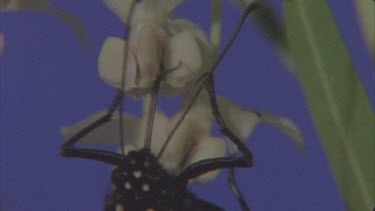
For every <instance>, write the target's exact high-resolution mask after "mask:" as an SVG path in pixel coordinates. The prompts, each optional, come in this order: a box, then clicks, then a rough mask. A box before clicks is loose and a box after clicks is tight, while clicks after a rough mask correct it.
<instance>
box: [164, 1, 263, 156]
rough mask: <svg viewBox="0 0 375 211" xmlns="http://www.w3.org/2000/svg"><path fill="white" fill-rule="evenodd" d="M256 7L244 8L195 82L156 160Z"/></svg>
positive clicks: (254, 3) (251, 5) (256, 4)
mask: <svg viewBox="0 0 375 211" xmlns="http://www.w3.org/2000/svg"><path fill="white" fill-rule="evenodd" d="M258 7H259V4H258V2H252V3H250V4H249V5H248V6H247V7H246V8H245V10H244V12H243V13H242V15H241V18H240V21H239V23H238V24H237V26H236V28H235V30H234V32H233V33H232V36H231V37H230V39H229V41H228V42H227V44H226V45H225V47H224V49H223V50H222V51H221V53H220V54H219V56H218V57H217V59H216V60H215V62H214V63H213V64H212V66H211V67H210V69H209V71H208V72H206V73H204V74H203V75H202V76H201V77H200V78H199V79H198V81H197V82H196V85H197V87H198V88H197V89H196V91H195V92H194V94H193V95H192V98H191V100H190V103H189V104H188V105H187V106H186V109H185V111H184V112H183V113H182V116H181V117H180V119H179V120H178V122H177V123H176V125H175V126H174V127H173V129H172V131H171V133H170V134H169V135H168V137H167V139H166V140H165V141H164V144H163V147H162V148H161V150H160V151H159V153H158V155H157V158H158V159H160V158H161V156H162V155H163V153H164V151H165V149H166V147H167V145H168V144H169V142H170V141H171V139H172V137H173V135H174V134H175V132H176V130H177V128H178V127H179V126H180V125H181V123H182V121H183V120H184V119H185V117H186V115H187V114H188V113H189V111H190V109H191V107H192V106H193V104H194V102H195V101H196V100H197V98H198V96H199V94H200V93H201V91H202V89H203V84H205V83H206V82H207V81H208V79H209V77H208V76H209V75H210V74H211V73H213V72H214V71H215V69H216V67H217V66H218V64H219V63H220V61H221V59H222V58H223V57H224V56H225V54H226V53H227V52H228V50H229V49H230V47H231V46H232V44H233V42H234V41H235V40H236V38H237V36H238V34H239V32H240V30H241V28H242V26H243V24H244V23H245V21H246V18H247V16H249V14H250V13H251V12H253V11H254V10H256V9H257V8H258Z"/></svg>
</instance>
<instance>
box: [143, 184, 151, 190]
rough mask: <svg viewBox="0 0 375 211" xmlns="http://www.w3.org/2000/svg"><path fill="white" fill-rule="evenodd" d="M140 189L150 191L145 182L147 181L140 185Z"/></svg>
mask: <svg viewBox="0 0 375 211" xmlns="http://www.w3.org/2000/svg"><path fill="white" fill-rule="evenodd" d="M142 190H143V191H145V192H147V191H150V185H149V184H147V183H144V184H143V185H142Z"/></svg>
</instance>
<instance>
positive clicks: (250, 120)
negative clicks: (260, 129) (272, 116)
mask: <svg viewBox="0 0 375 211" xmlns="http://www.w3.org/2000/svg"><path fill="white" fill-rule="evenodd" d="M217 100H218V104H219V109H220V112H221V114H222V116H223V119H224V121H225V123H226V125H227V126H228V128H229V129H231V130H232V131H233V132H234V133H235V134H236V135H237V136H239V138H240V139H242V140H243V141H245V140H246V139H247V138H248V137H249V135H250V134H251V132H252V131H253V129H254V128H255V126H256V125H257V124H258V123H259V117H258V115H257V114H256V113H255V112H253V111H250V110H245V109H242V108H240V107H239V106H237V105H235V104H233V103H232V102H230V101H229V100H227V99H225V98H224V97H221V96H217Z"/></svg>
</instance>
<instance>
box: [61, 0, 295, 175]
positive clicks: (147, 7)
mask: <svg viewBox="0 0 375 211" xmlns="http://www.w3.org/2000/svg"><path fill="white" fill-rule="evenodd" d="M103 1H104V3H105V4H106V5H107V6H108V8H110V9H111V10H112V11H113V12H114V13H115V14H116V15H117V16H118V17H120V18H121V20H122V21H123V22H124V23H125V24H127V25H128V26H129V27H130V29H131V31H130V34H129V37H128V39H127V40H123V39H120V38H115V37H110V38H108V39H107V40H106V41H105V43H104V45H103V47H102V50H101V53H100V56H99V62H98V66H99V73H100V76H101V77H102V79H103V80H104V81H105V82H106V83H108V84H109V85H110V86H114V87H117V88H122V89H123V90H124V91H125V94H126V95H128V96H131V97H134V98H139V97H142V96H144V95H147V94H149V93H150V91H151V88H152V87H153V85H154V81H155V79H156V77H157V76H158V75H159V74H161V73H163V72H164V71H168V70H173V71H171V72H168V73H167V74H166V76H165V78H163V83H162V85H161V90H162V92H163V93H164V94H166V95H169V96H171V95H183V96H184V97H185V103H184V105H183V106H182V108H181V111H180V112H177V113H176V114H174V116H172V117H167V116H166V115H165V114H164V113H163V112H162V111H161V110H159V109H157V110H156V113H155V122H154V124H153V125H154V132H153V134H152V137H151V140H152V142H151V152H152V153H153V154H154V155H158V153H159V152H160V151H161V149H162V147H163V146H164V144H165V141H166V139H167V138H168V136H169V135H170V134H171V132H172V131H173V130H174V127H175V125H176V123H177V122H178V121H179V119H180V118H181V116H182V115H183V113H184V111H185V110H186V107H188V105H187V104H188V101H189V100H188V99H189V93H191V91H192V89H193V88H194V87H193V86H194V84H195V82H196V81H197V79H199V78H200V77H201V76H202V74H203V73H205V72H207V71H208V69H209V65H210V63H211V62H212V58H213V57H214V56H213V50H212V49H213V47H212V45H211V44H210V43H209V42H208V40H207V38H206V36H205V34H204V33H203V31H202V30H201V29H200V28H199V27H198V26H197V25H195V24H193V23H192V22H190V21H188V20H185V19H172V18H171V17H170V14H171V12H172V11H173V9H174V8H175V7H176V6H178V5H179V4H180V3H181V1H179V0H160V1H154V0H143V1H142V2H140V3H135V1H122V0H103ZM133 5H135V6H134V8H133V10H132V9H131V8H132V6H133ZM129 16H131V18H129ZM125 57H127V58H126V59H125ZM123 71H125V72H124V79H125V83H124V87H121V85H122V83H121V81H122V80H123V79H122V77H123ZM217 99H218V105H219V108H220V111H221V113H222V115H223V119H224V121H225V122H226V124H227V126H228V127H229V128H230V129H231V130H232V131H233V132H234V133H236V135H237V136H238V137H239V138H241V139H242V140H246V139H247V138H248V137H249V135H250V134H251V132H252V130H253V129H254V127H255V126H256V125H257V124H258V123H260V122H265V123H270V124H272V125H274V126H277V127H279V128H281V129H282V130H283V131H284V132H286V133H287V134H289V135H291V136H295V137H294V138H295V139H296V140H300V139H301V138H300V136H299V134H298V130H297V129H296V128H295V127H294V125H293V124H292V123H291V122H290V121H289V120H287V119H285V118H283V117H278V116H275V115H271V114H268V113H264V112H254V111H250V110H244V109H241V108H240V107H238V106H236V105H234V104H233V103H231V102H230V101H229V100H226V99H225V98H223V97H220V96H217ZM147 112H148V111H145V113H147ZM103 113H104V112H99V113H96V114H94V115H93V116H91V117H89V118H87V119H85V120H83V121H81V122H79V123H77V124H75V125H73V126H71V127H66V128H63V129H62V133H63V135H64V137H65V138H68V137H70V136H72V135H73V134H75V133H77V132H78V131H80V130H82V129H83V128H84V127H86V126H87V125H89V124H91V123H92V122H94V121H95V120H96V119H98V117H99V116H101V115H103ZM145 116H147V115H145ZM122 119H123V121H124V127H125V134H126V137H125V139H126V140H125V142H126V143H125V149H124V150H125V152H126V153H127V152H129V151H131V150H139V149H141V148H142V147H143V146H144V139H145V135H146V134H145V133H146V132H145V131H146V124H147V120H146V119H147V118H142V119H138V118H137V117H134V116H132V115H130V114H125V115H124V116H123V118H122ZM213 120H214V117H213V115H212V111H211V107H210V104H209V99H208V95H207V93H206V92H202V93H201V94H200V96H199V97H198V99H197V101H196V102H195V103H194V105H193V106H192V107H191V109H190V111H189V112H188V114H187V115H186V116H185V117H184V119H183V121H182V123H181V125H179V127H178V128H177V129H176V131H174V132H175V133H174V135H173V136H172V138H171V140H170V142H169V143H168V145H167V147H166V148H165V151H164V153H163V155H162V156H161V157H160V162H161V164H162V165H163V167H164V168H165V169H167V170H168V171H169V172H171V173H174V174H179V173H180V172H181V171H183V170H184V169H185V168H186V167H187V166H189V165H190V164H192V163H195V162H197V161H200V160H203V159H209V158H216V157H224V156H225V155H226V149H227V145H226V140H225V139H223V138H217V137H213V136H211V129H212V124H213ZM119 121H120V117H119V115H118V114H115V115H114V116H113V118H112V120H111V121H109V122H107V123H106V124H104V125H102V126H101V127H99V128H97V129H96V130H95V131H93V132H92V133H90V134H89V135H88V136H86V137H85V138H83V140H82V141H83V142H84V143H91V144H111V143H112V144H117V141H118V140H119V137H118V136H119V131H117V130H119V128H118V125H119ZM228 146H230V147H232V148H231V150H232V151H235V150H236V149H235V148H233V146H232V145H228ZM216 175H217V171H216V172H211V173H209V174H204V175H202V176H200V177H198V178H196V179H195V180H196V181H199V182H206V181H209V180H211V179H213V178H214V177H215V176H216Z"/></svg>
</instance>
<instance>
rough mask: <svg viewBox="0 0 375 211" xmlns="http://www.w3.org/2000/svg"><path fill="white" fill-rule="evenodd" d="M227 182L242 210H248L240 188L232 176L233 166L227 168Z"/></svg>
mask: <svg viewBox="0 0 375 211" xmlns="http://www.w3.org/2000/svg"><path fill="white" fill-rule="evenodd" d="M228 183H229V186H230V188H231V190H232V192H233V194H234V196H235V197H236V199H237V201H238V204H239V205H240V206H241V208H242V210H244V211H250V208H249V206H248V205H247V203H246V201H245V199H244V197H243V196H242V193H241V191H240V188H239V187H238V185H237V182H236V178H235V176H234V168H230V169H229V176H228Z"/></svg>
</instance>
